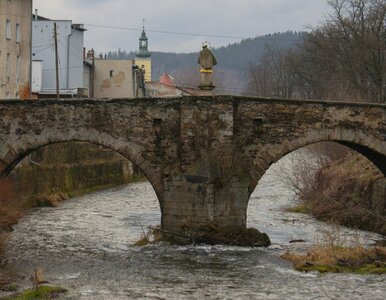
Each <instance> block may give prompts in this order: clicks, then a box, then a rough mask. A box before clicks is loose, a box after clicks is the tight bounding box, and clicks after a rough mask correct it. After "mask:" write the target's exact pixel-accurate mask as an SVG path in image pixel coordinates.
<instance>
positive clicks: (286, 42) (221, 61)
mask: <svg viewBox="0 0 386 300" xmlns="http://www.w3.org/2000/svg"><path fill="white" fill-rule="evenodd" d="M304 34H305V33H304V32H293V31H288V32H285V33H274V34H268V35H264V36H259V37H256V38H250V39H246V40H242V41H241V42H239V43H233V44H229V45H227V46H224V47H220V48H215V49H212V50H213V53H214V55H215V56H216V58H217V62H218V65H217V66H216V72H215V76H216V85H217V87H218V91H219V92H228V93H233V94H240V93H242V92H243V90H244V89H245V86H246V77H247V75H248V72H249V69H250V66H251V65H255V64H258V63H259V62H260V59H261V57H262V55H263V54H264V52H265V51H266V48H267V46H269V45H270V46H274V47H275V48H280V49H288V48H293V47H295V46H296V44H297V43H298V42H299V41H300V40H301V39H302V37H303V36H304ZM149 43H150V50H151V41H149ZM200 46H201V45H197V52H195V53H164V52H152V64H153V70H152V72H153V76H152V77H153V80H157V78H159V77H160V76H161V75H162V73H164V72H167V73H169V74H171V75H172V76H174V77H175V78H176V80H177V82H178V83H179V84H181V85H185V86H195V85H197V84H198V78H199V77H198V76H199V73H198V64H197V57H198V51H199V50H200ZM107 56H108V58H114V59H127V58H134V57H135V53H134V52H126V51H124V50H123V51H122V50H120V49H119V50H118V51H110V52H109V53H107Z"/></svg>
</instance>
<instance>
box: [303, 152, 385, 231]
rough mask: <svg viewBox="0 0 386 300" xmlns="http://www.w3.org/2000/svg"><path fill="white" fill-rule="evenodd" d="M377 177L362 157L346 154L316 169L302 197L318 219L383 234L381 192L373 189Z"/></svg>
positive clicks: (383, 217) (374, 170)
mask: <svg viewBox="0 0 386 300" xmlns="http://www.w3.org/2000/svg"><path fill="white" fill-rule="evenodd" d="M381 178H383V175H382V174H381V173H380V171H379V170H378V169H377V168H376V167H375V166H374V165H372V164H371V163H370V162H369V161H368V160H367V159H366V158H364V157H363V156H361V155H359V154H350V155H348V156H347V157H345V158H342V159H340V160H336V161H332V162H331V163H330V164H329V165H327V166H324V167H322V168H321V169H320V170H318V171H317V172H316V174H315V186H314V188H313V189H312V190H311V191H310V192H309V193H308V194H305V195H304V196H303V197H302V200H303V201H304V202H305V203H307V206H308V207H309V208H310V211H311V213H312V214H313V215H314V216H315V217H317V218H318V219H321V220H324V221H333V222H337V223H339V224H341V225H345V226H349V227H354V228H359V229H363V230H371V231H374V232H378V233H381V234H384V235H385V234H386V211H385V208H386V205H385V199H384V197H385V193H384V191H383V193H382V191H381V192H380V193H378V195H376V193H375V192H374V186H375V184H376V182H377V181H378V180H380V179H381ZM382 188H383V189H385V187H383V186H382V185H381V187H380V189H382Z"/></svg>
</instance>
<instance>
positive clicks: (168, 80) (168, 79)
mask: <svg viewBox="0 0 386 300" xmlns="http://www.w3.org/2000/svg"><path fill="white" fill-rule="evenodd" d="M158 82H159V83H161V84H163V85H166V86H171V87H176V84H175V83H174V78H173V77H172V76H170V75H169V74H168V73H164V74H162V76H161V77H160V79H159V81H158Z"/></svg>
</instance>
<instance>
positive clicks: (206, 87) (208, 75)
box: [198, 44, 217, 91]
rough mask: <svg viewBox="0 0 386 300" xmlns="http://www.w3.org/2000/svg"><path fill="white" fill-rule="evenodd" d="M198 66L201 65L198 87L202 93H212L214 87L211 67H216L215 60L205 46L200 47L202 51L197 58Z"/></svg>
mask: <svg viewBox="0 0 386 300" xmlns="http://www.w3.org/2000/svg"><path fill="white" fill-rule="evenodd" d="M198 64H200V65H201V70H200V73H201V83H200V85H199V86H198V87H199V89H200V90H202V91H212V90H213V89H214V88H215V86H214V84H213V70H212V68H213V66H215V65H217V60H216V58H215V57H214V55H213V53H212V51H210V49H209V48H208V45H207V44H204V45H203V46H202V50H201V52H200V55H199V57H198Z"/></svg>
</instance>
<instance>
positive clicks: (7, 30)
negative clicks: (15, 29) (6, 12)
mask: <svg viewBox="0 0 386 300" xmlns="http://www.w3.org/2000/svg"><path fill="white" fill-rule="evenodd" d="M5 37H6V38H7V40H10V39H11V21H10V20H7V23H6V25H5Z"/></svg>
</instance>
